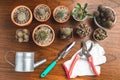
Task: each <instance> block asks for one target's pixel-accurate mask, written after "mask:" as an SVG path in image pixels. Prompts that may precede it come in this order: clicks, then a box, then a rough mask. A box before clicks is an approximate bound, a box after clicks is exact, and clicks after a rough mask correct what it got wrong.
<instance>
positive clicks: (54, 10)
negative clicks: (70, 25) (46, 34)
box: [53, 5, 70, 23]
mask: <svg viewBox="0 0 120 80" xmlns="http://www.w3.org/2000/svg"><path fill="white" fill-rule="evenodd" d="M60 7H65V8H66V9H67V10H68V13H69V15H68V18H67V19H66V20H65V21H63V22H60V21H58V20H57V19H56V18H55V13H56V10H58V9H59V8H60ZM53 18H54V19H55V21H57V22H58V23H65V22H67V21H68V20H69V19H70V11H69V9H68V7H66V6H63V5H61V6H57V7H56V8H55V9H54V11H53Z"/></svg>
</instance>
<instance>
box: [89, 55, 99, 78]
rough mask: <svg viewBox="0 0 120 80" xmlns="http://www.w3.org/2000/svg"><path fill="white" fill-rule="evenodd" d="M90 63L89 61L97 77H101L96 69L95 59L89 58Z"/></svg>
mask: <svg viewBox="0 0 120 80" xmlns="http://www.w3.org/2000/svg"><path fill="white" fill-rule="evenodd" d="M88 61H89V64H90V66H91V67H92V70H93V72H94V73H95V75H96V76H99V75H100V74H98V72H97V70H96V68H95V65H94V63H93V57H92V56H90V57H88Z"/></svg>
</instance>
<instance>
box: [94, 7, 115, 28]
mask: <svg viewBox="0 0 120 80" xmlns="http://www.w3.org/2000/svg"><path fill="white" fill-rule="evenodd" d="M105 8H109V9H111V10H112V11H113V13H114V15H115V21H114V22H113V25H114V24H115V23H116V20H117V17H116V12H115V10H114V9H112V8H111V7H108V6H105ZM94 22H95V24H96V25H97V26H98V27H99V28H102V29H108V28H105V27H103V26H101V25H100V24H99V23H98V22H97V20H96V17H94Z"/></svg>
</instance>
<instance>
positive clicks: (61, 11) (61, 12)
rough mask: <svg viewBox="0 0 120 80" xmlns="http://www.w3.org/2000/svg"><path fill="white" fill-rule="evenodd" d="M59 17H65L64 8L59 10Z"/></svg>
mask: <svg viewBox="0 0 120 80" xmlns="http://www.w3.org/2000/svg"><path fill="white" fill-rule="evenodd" d="M56 16H57V17H58V18H59V19H60V18H63V17H64V10H60V11H58V13H57V15H56Z"/></svg>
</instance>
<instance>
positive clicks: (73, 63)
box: [69, 54, 80, 76]
mask: <svg viewBox="0 0 120 80" xmlns="http://www.w3.org/2000/svg"><path fill="white" fill-rule="evenodd" d="M79 58H80V55H79V54H77V55H76V56H75V58H74V60H73V61H72V64H71V66H70V69H69V76H70V75H71V74H72V71H73V68H74V66H75V63H76V62H77V60H78V59H79Z"/></svg>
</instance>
